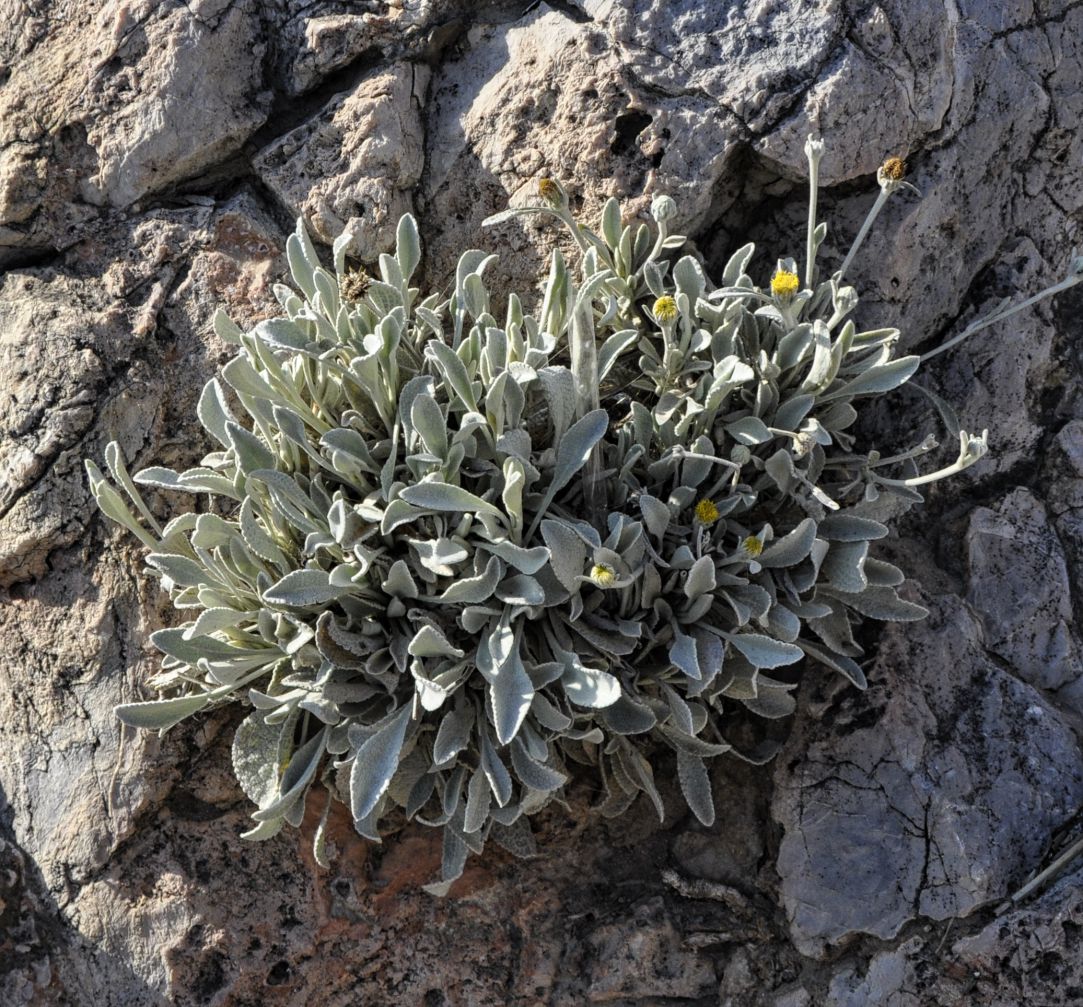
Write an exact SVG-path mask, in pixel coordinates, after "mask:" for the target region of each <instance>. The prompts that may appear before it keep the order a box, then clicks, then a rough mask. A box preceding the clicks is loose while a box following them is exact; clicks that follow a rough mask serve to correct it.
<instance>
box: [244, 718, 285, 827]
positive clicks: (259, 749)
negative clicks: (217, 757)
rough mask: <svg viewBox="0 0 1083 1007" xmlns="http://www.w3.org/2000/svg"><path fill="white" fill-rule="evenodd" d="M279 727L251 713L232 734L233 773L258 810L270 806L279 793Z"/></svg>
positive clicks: (280, 729)
mask: <svg viewBox="0 0 1083 1007" xmlns="http://www.w3.org/2000/svg"><path fill="white" fill-rule="evenodd" d="M281 733H282V728H281V727H279V726H278V725H273V726H269V725H268V724H267V723H266V722H265V721H264V714H263V713H262V712H259V711H256V712H254V713H250V714H249V715H248V716H247V717H245V719H244V720H242V721H241V723H240V724H239V725H238V726H237V730H236V731H235V732H234V735H233V748H232V754H233V772H234V775H235V776H236V777H237V782H238V783H239V784H240V785H241V789H242V790H243V791H244V792H245V795H246V796H247V797H248V799H249V800H250V801H251V802H252V803H253V804H255V805H256V806H257V807H263V806H264V805H267V804H270V802H271V801H272V800H273V799H274V797H275V795H276V794H277V793H278V750H279V737H280V735H281Z"/></svg>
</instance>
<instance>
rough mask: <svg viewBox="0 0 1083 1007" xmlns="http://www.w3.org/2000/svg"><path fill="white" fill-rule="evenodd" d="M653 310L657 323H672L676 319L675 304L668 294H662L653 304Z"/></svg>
mask: <svg viewBox="0 0 1083 1007" xmlns="http://www.w3.org/2000/svg"><path fill="white" fill-rule="evenodd" d="M653 310H654V317H655V318H657V319H658V321H660V322H672V321H674V320H675V319H676V317H677V302H676V301H675V300H674V299H673V298H672V297H670V296H669V294H663V295H662V296H661V297H659V298H658V300H657V301H655V302H654V308H653Z"/></svg>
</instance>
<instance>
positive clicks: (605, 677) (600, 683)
mask: <svg viewBox="0 0 1083 1007" xmlns="http://www.w3.org/2000/svg"><path fill="white" fill-rule="evenodd" d="M559 654H560V656H561V657H562V658H563V659H564V662H565V663H564V674H563V675H562V676H561V679H560V684H561V685H562V686H563V687H564V692H565V694H566V695H567V697H568V699H570V700H571V701H572V702H573V703H575V705H576V706H586V707H591V708H593V709H602V708H604V707H607V706H612V705H613V704H614V703H616V702H617V700H618V699H620V682H618V681H617V679H616V678H614V677H613V676H612V675H611V674H609V672H608V671H600V670H598V669H596V668H587V667H586V666H584V665H583V664H582V663H581V662H580V660H579V658H578V656H576V655H575V654H572V653H570V652H565V651H561V652H559Z"/></svg>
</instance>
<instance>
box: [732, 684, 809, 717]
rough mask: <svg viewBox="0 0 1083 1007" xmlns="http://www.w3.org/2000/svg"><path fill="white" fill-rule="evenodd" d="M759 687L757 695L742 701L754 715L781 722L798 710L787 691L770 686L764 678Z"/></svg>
mask: <svg viewBox="0 0 1083 1007" xmlns="http://www.w3.org/2000/svg"><path fill="white" fill-rule="evenodd" d="M758 685H759V688H758V691H757V693H756V695H755V696H752V697H750V698H748V699H745V700H743V701H742V702H743V703H744V705H745V707H746V708H748V709H749V710H751V711H752V712H753V713H755V714H757V715H759V716H761V717H766V718H767V719H768V720H779V719H780V718H782V717H788V716H789V715H790V714H791V713H793V711H794V710H795V709H797V703H796V701H795V700H794V698H793V696H791V695H790V693H789V691H788V690H787V689H785V688H773V687H770V686H768V685H767V684H766V682H765V681H764V680H763V678H762V676H761V678H760V681H759V683H758Z"/></svg>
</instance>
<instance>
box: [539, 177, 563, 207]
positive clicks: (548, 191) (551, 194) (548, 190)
mask: <svg viewBox="0 0 1083 1007" xmlns="http://www.w3.org/2000/svg"><path fill="white" fill-rule="evenodd" d="M538 195H539V196H541V198H542V199H544V200H545V201H546V202H547V203H552V204H553V205H554V206H558V205H559V204H560V203H562V202H563V201H564V194H563V193H562V192H561V191H560V186H559V185H558V184H557V183H556V182H554V181H553V179H551V178H543V179H542V180H541V181H540V182H538Z"/></svg>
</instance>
